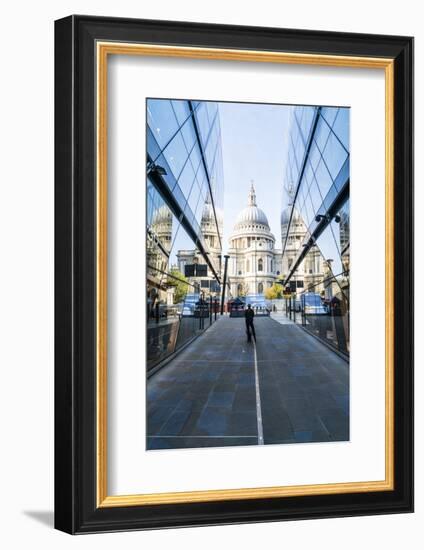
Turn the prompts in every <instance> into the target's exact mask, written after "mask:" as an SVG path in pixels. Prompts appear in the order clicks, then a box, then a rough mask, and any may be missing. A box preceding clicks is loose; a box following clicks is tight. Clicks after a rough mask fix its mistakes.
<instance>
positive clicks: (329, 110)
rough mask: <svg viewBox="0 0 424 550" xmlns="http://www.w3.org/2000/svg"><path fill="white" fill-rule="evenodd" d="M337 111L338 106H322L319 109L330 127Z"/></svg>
mask: <svg viewBox="0 0 424 550" xmlns="http://www.w3.org/2000/svg"><path fill="white" fill-rule="evenodd" d="M338 112H339V108H338V107H323V108H322V109H321V115H322V116H323V117H324V118H325V120H326V121H327V122H328V125H329V126H330V127H331V126H332V125H333V122H334V119H335V118H336V116H337V113H338Z"/></svg>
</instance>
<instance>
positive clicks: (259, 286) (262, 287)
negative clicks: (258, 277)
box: [258, 283, 264, 294]
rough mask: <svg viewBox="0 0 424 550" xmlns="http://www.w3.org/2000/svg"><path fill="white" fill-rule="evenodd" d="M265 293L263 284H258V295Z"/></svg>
mask: <svg viewBox="0 0 424 550" xmlns="http://www.w3.org/2000/svg"><path fill="white" fill-rule="evenodd" d="M263 291H264V285H263V284H262V283H259V284H258V293H259V294H262V293H263Z"/></svg>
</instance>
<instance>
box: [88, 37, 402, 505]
mask: <svg viewBox="0 0 424 550" xmlns="http://www.w3.org/2000/svg"><path fill="white" fill-rule="evenodd" d="M109 55H137V56H154V57H180V58H191V59H205V60H207V59H215V60H216V59H218V60H228V61H241V62H243V61H248V62H262V63H283V64H296V65H317V66H331V67H354V68H361V69H364V68H369V69H383V70H384V72H385V137H386V139H385V215H386V220H385V266H386V280H385V298H386V311H385V479H384V480H378V481H358V482H347V483H328V484H315V485H313V484H312V485H288V486H275V487H254V488H243V489H214V490H204V491H184V492H171V493H147V494H131V495H114V496H109V495H108V492H107V468H108V463H107V62H108V56H109ZM96 62H97V89H96V101H97V113H96V114H97V120H96V123H97V124H96V125H97V151H96V153H97V162H96V166H97V176H96V188H97V208H96V215H97V222H96V232H97V254H96V272H97V296H96V299H97V304H96V312H97V315H96V321H97V334H96V380H97V391H96V399H97V407H96V418H97V421H96V443H97V449H96V459H97V460H96V471H97V507H99V508H109V507H120V506H142V505H151V504H175V503H193V502H212V501H224V500H241V499H257V498H281V497H293V496H307V495H328V494H345V493H366V492H374V491H390V490H394V401H393V400H394V60H393V59H391V58H378V57H377V58H373V57H355V56H341V55H340V56H339V55H320V54H302V53H287V52H270V51H256V50H237V49H219V48H207V47H205V48H199V47H187V46H165V45H153V44H141V43H124V42H104V41H98V42H97V43H96Z"/></svg>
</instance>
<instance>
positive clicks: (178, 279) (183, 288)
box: [168, 268, 188, 304]
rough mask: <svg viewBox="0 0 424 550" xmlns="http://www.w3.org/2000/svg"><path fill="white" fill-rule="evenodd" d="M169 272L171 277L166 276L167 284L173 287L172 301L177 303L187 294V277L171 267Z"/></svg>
mask: <svg viewBox="0 0 424 550" xmlns="http://www.w3.org/2000/svg"><path fill="white" fill-rule="evenodd" d="M170 274H171V275H172V277H168V285H169V286H173V287H175V294H174V303H175V304H179V303H180V302H182V301H183V300H184V298H185V297H186V295H187V291H188V279H187V277H185V276H184V275H183V274H182V273H181V271H178V269H175V268H174V269H171V272H170Z"/></svg>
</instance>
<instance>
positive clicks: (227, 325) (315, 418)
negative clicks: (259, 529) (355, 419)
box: [147, 317, 349, 449]
mask: <svg viewBox="0 0 424 550" xmlns="http://www.w3.org/2000/svg"><path fill="white" fill-rule="evenodd" d="M255 327H256V333H257V342H256V356H257V361H258V362H257V369H258V375H259V387H260V398H261V404H262V421H263V432H264V438H265V444H283V443H284V444H290V443H296V442H297V443H308V442H319V441H321V442H325V441H330V440H331V441H346V440H348V438H349V418H348V414H349V365H348V364H347V363H346V361H344V360H343V359H341V358H340V357H339V356H337V355H336V354H335V353H333V352H332V351H331V350H329V349H328V348H327V347H325V346H323V345H322V344H321V343H320V342H318V341H317V340H316V339H314V338H313V337H311V336H310V335H308V334H307V333H305V331H303V330H302V329H301V328H300V327H298V326H296V325H293V324H287V325H281V324H279V323H277V322H276V321H274V320H272V319H269V318H266V317H259V318H256V319H255ZM254 360H255V347H254V345H253V343H252V344H248V343H247V342H246V340H245V327H244V320H243V319H230V318H228V317H224V318H221V319H219V321H218V322H217V323H216V324H214V325H212V326H211V327H210V328H209V329H208V331H206V332H205V333H204V334H203V335H202V336H200V337H199V338H197V340H195V341H194V342H193V343H192V344H190V346H188V347H187V348H186V349H185V350H183V352H181V353H180V354H179V355H178V356H177V358H176V359H174V360H172V361H170V362H169V363H168V365H167V366H165V367H164V368H163V369H162V370H160V371H158V372H156V373H155V374H154V375H153V376H152V377H151V378H149V380H148V384H147V400H148V410H149V415H148V419H147V428H148V434H149V435H150V436H154V435H156V436H158V437H149V438H148V441H147V445H148V448H151V449H166V448H186V447H190V448H194V447H196V448H197V447H205V446H213V447H220V446H228V445H252V444H253V445H255V444H257V416H256V393H255V391H256V390H255V382H256V380H255V362H254ZM162 432H164V433H165V432H166V434H167V436H166V437H165V436H164V433H162ZM177 435H178V436H179V437H177ZM237 435H238V436H243V435H246V436H248V437H244V438H243V437H236V436H237ZM188 436H197V437H188ZM222 436H230V437H222Z"/></svg>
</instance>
